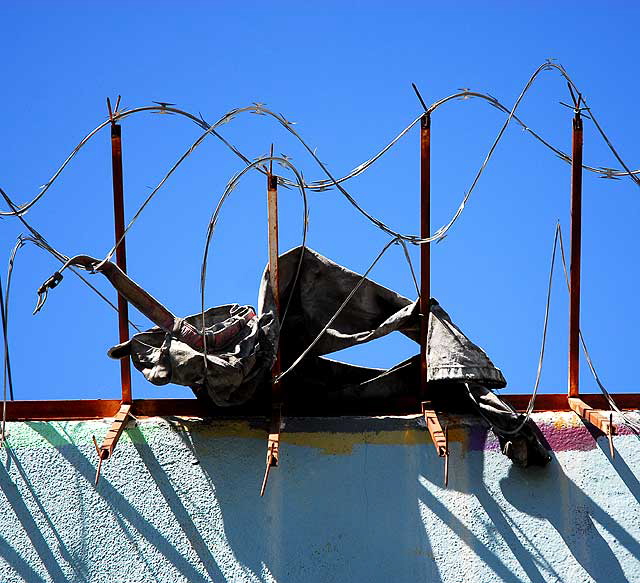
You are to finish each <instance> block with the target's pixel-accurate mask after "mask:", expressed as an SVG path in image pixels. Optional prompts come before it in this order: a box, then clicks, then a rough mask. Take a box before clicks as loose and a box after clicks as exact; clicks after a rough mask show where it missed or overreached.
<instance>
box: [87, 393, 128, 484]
mask: <svg viewBox="0 0 640 583" xmlns="http://www.w3.org/2000/svg"><path fill="white" fill-rule="evenodd" d="M130 415H131V403H122V404H121V405H120V409H119V410H118V412H117V413H116V416H115V419H114V420H113V423H111V427H110V428H109V431H107V435H106V436H105V438H104V441H103V442H102V445H101V446H100V447H98V442H97V441H96V438H95V437H94V438H93V443H94V445H95V446H96V453H97V454H98V468H97V469H96V486H97V485H98V480H100V470H101V469H102V462H103V461H105V460H108V459H109V458H110V457H111V455H112V454H113V450H114V449H115V448H116V445H117V444H118V440H119V439H120V436H121V435H122V432H123V431H124V429H125V427H126V425H127V423H128V421H129V416H130Z"/></svg>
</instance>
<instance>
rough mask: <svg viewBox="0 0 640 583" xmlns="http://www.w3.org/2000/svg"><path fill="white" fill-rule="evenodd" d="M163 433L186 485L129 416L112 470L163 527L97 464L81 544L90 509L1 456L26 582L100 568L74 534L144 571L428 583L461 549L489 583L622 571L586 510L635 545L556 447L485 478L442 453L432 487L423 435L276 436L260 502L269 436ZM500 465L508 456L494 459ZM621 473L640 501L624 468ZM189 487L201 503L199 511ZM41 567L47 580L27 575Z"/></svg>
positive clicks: (81, 577) (73, 466) (69, 463)
mask: <svg viewBox="0 0 640 583" xmlns="http://www.w3.org/2000/svg"><path fill="white" fill-rule="evenodd" d="M29 427H30V428H31V429H33V430H34V431H36V432H37V433H38V434H39V435H41V436H42V437H43V438H44V439H46V440H47V441H48V442H49V443H50V444H51V445H53V446H55V448H56V451H57V454H58V455H59V456H61V458H62V459H63V462H64V464H65V466H66V467H65V468H64V471H65V472H66V471H67V469H68V470H70V471H69V475H70V476H71V475H73V476H75V477H76V478H77V479H78V481H79V487H82V488H91V489H93V480H94V476H95V465H94V460H93V459H92V458H88V457H86V455H85V453H83V451H82V450H81V449H80V448H79V447H78V446H76V445H75V444H74V443H72V441H70V440H69V439H68V437H67V436H65V435H64V434H63V433H61V432H60V431H58V429H57V428H56V427H55V426H54V425H53V424H50V423H41V422H32V423H29ZM164 430H165V432H166V434H167V435H166V436H164V439H165V441H167V442H168V443H169V445H167V447H171V448H179V449H180V455H181V456H182V457H186V456H188V455H189V454H193V456H194V458H193V461H192V460H191V459H190V460H185V461H184V463H185V464H189V465H191V466H192V464H193V463H194V462H195V463H196V464H197V465H196V466H195V467H196V468H199V470H198V471H199V474H198V475H199V481H198V482H197V483H190V480H191V477H190V476H189V475H187V474H186V473H185V472H184V467H185V466H179V465H175V466H172V465H166V464H164V463H163V462H164V460H163V459H162V456H164V453H163V450H159V449H158V447H157V443H156V442H155V441H149V437H148V436H146V435H145V432H144V431H141V430H140V429H138V428H133V429H129V430H127V433H128V436H129V437H130V440H131V444H129V443H127V441H128V440H127V441H123V443H121V445H119V446H118V447H119V448H125V447H126V448H133V451H134V452H135V454H134V455H133V456H129V460H128V464H127V465H126V466H125V467H124V469H123V470H122V471H123V472H129V476H130V479H132V480H135V479H136V478H137V477H141V476H142V473H143V472H144V473H145V474H146V473H147V472H148V476H145V479H146V480H147V482H146V483H147V484H151V487H149V486H147V487H146V488H145V491H143V492H138V495H139V496H146V497H152V499H150V500H148V501H147V503H149V504H152V505H153V508H154V509H157V512H158V513H161V514H162V515H163V516H166V518H167V520H168V521H170V522H171V525H168V524H167V525H165V524H163V523H162V522H161V523H158V522H154V523H152V522H151V521H150V520H148V519H147V518H145V516H143V514H142V513H141V512H140V511H139V509H138V504H137V503H136V500H135V499H134V498H133V497H132V496H131V495H130V494H127V495H125V494H123V493H122V492H121V491H119V489H118V488H116V487H114V486H113V485H112V483H110V482H109V480H107V479H106V478H104V477H103V478H102V479H101V483H100V488H99V495H100V497H101V499H102V500H104V502H105V503H106V505H107V508H108V511H109V513H110V516H109V517H108V520H110V521H111V523H112V524H113V526H114V529H113V530H114V532H112V533H110V534H107V533H101V536H100V537H98V539H97V540H98V542H97V543H95V542H94V541H93V538H95V535H96V533H92V532H86V533H83V537H86V538H87V540H83V541H81V543H80V544H79V545H78V544H76V543H72V542H69V538H68V536H66V532H65V529H66V528H67V521H68V520H82V519H83V516H82V514H83V513H85V512H88V513H90V512H92V511H94V510H95V509H94V508H91V507H86V508H80V509H79V508H73V507H70V508H69V510H68V513H67V516H66V517H65V518H66V519H65V521H64V522H62V521H61V520H60V516H61V515H60V513H57V514H56V513H54V512H53V509H52V508H49V510H47V504H50V503H51V501H50V500H46V501H41V500H40V499H39V497H38V495H37V489H36V488H35V487H33V486H32V484H31V483H30V482H29V478H28V475H27V472H25V470H24V467H27V468H28V464H27V462H26V461H25V462H24V467H23V460H22V459H20V456H19V455H17V454H16V453H12V452H9V453H8V457H7V463H6V464H5V465H2V464H0V488H1V489H2V493H3V495H4V497H5V498H6V500H7V503H8V506H7V509H6V510H5V513H7V512H9V513H12V514H13V515H15V518H16V520H17V521H18V522H19V523H20V526H21V528H23V529H24V531H25V533H26V537H28V541H27V542H28V544H29V545H30V547H31V548H32V549H33V550H35V558H34V554H33V553H29V554H28V555H26V554H25V553H24V552H21V549H18V548H14V547H12V546H11V544H10V543H9V540H8V539H7V537H6V536H3V535H6V533H0V543H1V544H0V557H2V559H3V560H4V561H5V562H6V563H7V564H8V565H9V566H10V567H11V569H12V570H13V572H14V573H15V574H16V575H17V576H18V577H20V578H21V579H22V580H24V581H29V582H38V581H45V580H46V581H49V580H50V581H54V582H56V583H57V582H59V581H60V582H62V581H78V582H82V581H91V582H92V583H94V582H97V581H102V580H101V579H100V580H98V579H96V578H95V575H94V576H93V578H92V577H91V576H90V573H94V572H95V569H94V568H93V567H95V565H91V564H90V561H92V560H95V558H94V557H95V555H92V554H91V553H89V552H87V551H86V547H87V545H91V544H98V543H99V544H101V545H105V547H106V548H110V550H111V551H113V552H117V553H128V556H127V561H128V562H129V563H130V564H131V565H132V566H134V565H136V564H143V563H145V564H147V565H148V567H149V568H148V569H147V571H146V572H148V573H152V574H153V579H152V580H155V581H178V580H179V581H189V582H195V583H201V582H206V581H216V582H220V581H225V580H227V581H252V582H264V583H272V582H273V581H277V582H279V583H298V582H300V581H305V582H307V581H308V582H310V583H313V582H314V581H318V582H323V583H330V582H332V581H340V582H341V583H343V582H344V581H372V582H387V581H399V582H405V581H416V580H423V581H429V582H435V583H437V582H448V581H458V580H459V579H460V576H461V575H462V572H463V571H464V565H463V564H461V562H462V561H463V556H467V555H468V556H469V557H471V558H472V559H473V561H477V562H478V563H479V564H481V566H482V569H483V572H485V573H488V574H490V575H491V577H493V578H495V579H496V580H501V581H505V582H507V583H520V581H523V580H527V579H528V580H530V581H532V582H533V583H544V582H546V581H563V580H565V579H564V578H563V575H564V574H563V573H559V572H558V570H559V569H560V568H561V567H562V568H566V565H564V566H562V564H563V562H564V561H565V559H566V558H567V557H568V558H570V557H571V556H573V557H574V558H575V561H577V563H578V564H579V566H581V567H582V568H583V569H584V570H585V571H586V572H587V573H588V574H589V575H590V576H591V577H592V578H593V579H594V580H595V581H597V582H601V581H602V582H604V581H606V582H607V583H618V582H620V583H622V582H623V581H624V582H626V581H627V578H626V577H625V574H624V572H623V570H622V566H621V564H620V560H619V558H618V556H617V555H616V553H615V552H614V550H613V549H612V548H611V547H610V546H609V544H608V543H607V541H606V540H605V538H604V537H603V536H602V535H601V534H600V532H599V530H598V528H596V526H595V525H594V521H595V522H596V523H597V524H598V525H600V527H601V528H603V529H605V530H606V531H608V532H609V533H610V534H611V535H612V536H613V537H614V538H615V539H616V540H617V541H618V542H619V544H620V545H622V547H624V549H626V551H628V552H629V553H631V554H632V555H634V556H636V557H640V544H639V543H638V541H637V540H636V539H635V538H634V537H633V536H632V535H631V534H630V533H629V532H628V531H627V530H625V528H624V527H623V526H622V525H621V524H620V523H619V522H618V521H617V520H615V519H614V518H613V517H612V516H611V514H609V513H608V512H607V510H606V509H605V508H602V507H601V506H599V505H597V504H596V503H595V502H594V501H593V500H592V499H591V498H590V497H589V496H588V495H587V494H585V493H584V491H583V490H581V489H580V488H579V487H578V486H577V485H576V484H575V483H574V482H573V481H572V480H571V479H570V478H569V477H568V476H567V475H566V474H565V473H564V472H563V471H562V468H561V466H560V464H559V463H558V462H557V460H554V461H553V462H552V463H551V464H550V465H549V466H548V467H547V468H544V469H540V470H536V469H528V470H525V471H523V470H519V469H517V468H514V467H510V466H508V465H506V466H504V468H506V470H505V471H502V469H500V470H499V471H497V472H496V473H495V474H494V475H495V476H498V478H500V479H499V481H496V482H491V481H490V476H489V477H488V478H489V479H487V481H486V483H485V480H484V479H482V476H483V475H486V471H487V468H485V464H487V463H488V462H487V457H486V454H485V452H484V451H483V448H480V450H479V451H472V452H462V454H461V455H454V456H452V468H451V480H450V484H449V489H448V490H444V489H442V488H441V487H440V486H441V484H440V480H441V478H442V460H441V459H440V458H438V457H437V456H436V454H435V451H434V449H433V447H432V446H431V445H430V444H428V443H427V438H426V436H425V444H424V446H416V445H404V446H398V445H379V444H376V445H370V444H368V443H366V441H365V442H363V443H360V444H356V445H355V446H354V448H353V451H352V452H350V453H348V454H344V455H324V454H322V453H320V450H318V449H316V448H310V447H303V446H296V445H292V444H290V443H286V444H284V446H283V448H282V466H281V467H280V468H278V469H276V470H274V471H273V472H272V473H271V476H270V481H269V486H268V488H267V493H266V495H265V497H264V498H262V499H261V498H260V497H259V494H258V493H259V487H260V482H261V479H262V473H263V471H264V463H265V453H266V452H265V443H266V440H260V439H253V438H246V437H241V438H238V437H216V438H215V439H212V438H211V435H210V432H208V431H206V430H203V427H202V426H198V425H196V424H194V425H192V426H188V430H187V431H171V430H170V429H169V428H164ZM186 448H188V449H186ZM189 450H190V451H189ZM49 451H51V450H49ZM598 453H599V454H600V452H598ZM49 455H50V454H49ZM122 455H123V454H122ZM157 456H161V459H160V460H159V459H158V457H157ZM491 457H492V458H494V459H495V457H499V456H493V455H492V456H491ZM45 461H46V460H41V462H42V463H44V462H45ZM138 461H140V462H141V464H140V466H137V465H136V464H137V463H138ZM111 463H114V462H111ZM493 463H494V462H493V460H492V461H491V464H492V468H493ZM499 463H505V461H504V460H502V458H500V462H499ZM508 463H509V462H506V464H508ZM11 466H13V467H11ZM192 467H193V466H192ZM500 467H501V468H503V466H500ZM614 467H615V468H616V469H617V470H618V472H619V473H620V475H621V477H623V478H625V476H626V475H627V474H630V475H631V476H633V474H632V473H631V470H630V469H629V468H628V466H627V465H626V464H625V462H624V460H622V459H621V457H620V456H617V457H616V460H615V461H614ZM9 469H11V471H9ZM28 469H29V470H30V474H29V475H31V476H34V474H33V470H32V468H28ZM492 471H493V469H492ZM627 477H628V476H627ZM429 480H433V481H432V482H430V481H429ZM19 481H21V482H22V484H20V489H18V486H17V483H18V482H19ZM625 482H626V484H627V485H628V486H629V487H630V488H631V489H632V494H633V496H635V497H636V499H638V497H639V494H640V491H639V490H638V480H637V479H636V478H635V476H634V477H633V480H626V478H625ZM141 483H142V480H141ZM25 491H26V492H27V493H28V498H29V500H28V501H27V500H25V499H24V492H25ZM196 496H199V497H200V501H199V504H200V505H201V507H200V510H199V511H197V512H196V511H194V500H193V498H194V497H196ZM470 497H471V498H470ZM469 500H472V501H473V504H471V502H470V501H469ZM425 509H426V512H427V513H428V514H429V517H428V518H426V517H425V514H424V512H423V510H425ZM521 513H523V514H524V515H526V516H529V517H533V518H535V519H537V521H538V522H540V521H542V522H543V524H542V525H538V526H537V529H536V532H528V531H526V529H523V528H522V526H521V522H520V517H521V516H522V514H521ZM50 515H51V516H55V517H56V518H50ZM43 524H44V525H45V528H44V529H43ZM169 526H171V528H172V529H173V530H172V532H173V533H174V534H175V532H176V531H177V532H178V535H179V537H180V539H181V540H182V542H184V543H185V544H188V546H189V547H190V548H191V549H192V551H193V553H190V554H188V556H187V555H186V554H185V553H181V552H180V551H179V550H177V548H176V544H175V541H174V539H173V538H172V537H173V535H171V534H169V530H170V529H169ZM115 527H118V528H115ZM549 532H550V533H551V535H554V536H556V537H557V538H558V540H560V541H561V542H562V545H560V546H559V547H558V548H557V553H558V555H557V557H554V558H557V560H554V559H550V558H549V549H547V548H546V547H544V545H545V544H548V541H547V542H545V541H544V540H540V533H549ZM43 533H45V534H46V536H45V534H43ZM536 534H537V535H538V538H537V539H536V538H535V536H536ZM452 535H453V537H454V538H455V540H454V539H452ZM109 536H110V537H111V538H109ZM123 536H124V537H125V539H126V540H122V537H123ZM52 537H53V540H54V541H55V542H56V544H55V545H52V544H51V540H52ZM105 537H106V538H105ZM547 538H549V537H547ZM65 541H66V542H65ZM452 543H454V544H452ZM456 545H458V546H459V547H460V548H461V550H462V551H464V552H463V553H461V554H460V555H456V553H455V552H452V551H454V550H455V546H456ZM543 547H544V548H543ZM158 557H161V558H162V559H163V561H166V563H168V564H169V565H170V566H171V567H172V569H173V572H172V573H167V572H166V571H163V570H162V569H159V568H158ZM231 563H233V568H232V567H231V566H230V565H231ZM61 565H63V566H64V569H63V567H62V566H61ZM42 566H44V570H45V571H46V577H44V576H42V575H41V574H39V573H40V572H42ZM234 569H235V570H234ZM70 573H71V575H70ZM231 573H234V574H231ZM520 573H521V574H520ZM122 575H123V576H126V575H127V573H123V574H122ZM16 580H19V579H16ZM111 580H113V579H111ZM129 580H134V579H129ZM149 580H150V579H149V578H144V579H143V578H139V579H135V581H145V583H146V581H149ZM105 581H106V579H105Z"/></svg>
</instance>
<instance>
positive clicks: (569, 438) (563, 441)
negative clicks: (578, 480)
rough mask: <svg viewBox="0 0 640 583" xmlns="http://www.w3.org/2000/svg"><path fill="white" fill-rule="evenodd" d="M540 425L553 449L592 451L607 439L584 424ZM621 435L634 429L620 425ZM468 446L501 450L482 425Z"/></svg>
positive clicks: (474, 431) (474, 428) (491, 433)
mask: <svg viewBox="0 0 640 583" xmlns="http://www.w3.org/2000/svg"><path fill="white" fill-rule="evenodd" d="M538 427H539V428H540V431H542V434H543V435H544V437H545V439H546V440H547V442H548V443H549V446H550V447H551V449H552V450H553V451H591V450H593V449H596V448H597V447H598V444H597V443H596V438H597V439H606V437H605V436H604V435H597V434H596V435H595V436H594V435H593V434H592V433H591V432H590V431H589V430H588V429H587V428H586V427H585V426H584V425H578V426H569V427H562V426H561V427H558V426H556V425H554V424H553V423H538ZM619 435H633V431H632V430H631V429H629V428H628V427H627V426H626V425H618V426H617V427H616V436H615V437H617V436H619ZM615 437H614V439H615ZM468 447H469V450H470V451H500V443H499V442H498V438H497V437H496V436H495V435H494V433H493V432H491V431H489V432H487V430H486V429H485V428H483V427H480V426H473V427H471V428H470V434H469V442H468Z"/></svg>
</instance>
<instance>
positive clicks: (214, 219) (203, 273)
mask: <svg viewBox="0 0 640 583" xmlns="http://www.w3.org/2000/svg"><path fill="white" fill-rule="evenodd" d="M267 162H269V163H272V162H276V163H278V164H280V165H281V166H283V167H285V168H288V169H289V170H291V172H292V173H293V175H294V176H295V178H296V180H297V182H298V188H299V190H300V194H301V196H302V203H303V208H302V243H301V245H300V246H301V252H300V258H299V259H298V265H297V268H296V272H295V275H294V279H293V284H292V286H291V289H290V292H289V298H288V300H287V305H286V307H285V309H284V312H283V314H282V317H280V318H279V325H280V327H282V325H283V324H284V321H285V319H286V317H287V313H288V311H289V306H290V305H291V300H292V299H293V291H294V290H295V287H296V285H297V283H298V278H299V276H300V272H301V270H302V262H303V260H304V252H305V249H306V245H307V233H308V228H309V206H308V201H307V193H306V191H305V187H304V178H303V176H302V174H301V173H300V172H299V171H298V169H297V168H296V167H295V166H294V165H293V164H292V163H291V161H290V160H289V159H288V158H286V157H283V156H271V155H268V156H261V157H260V158H257V159H256V160H254V161H253V162H251V163H249V164H248V165H247V166H245V167H244V168H243V169H242V170H240V171H239V172H237V173H236V174H235V175H234V176H233V177H232V178H231V180H230V181H229V182H228V183H227V186H226V187H225V190H224V192H223V194H222V196H221V197H220V199H219V200H218V203H217V205H216V208H215V210H214V211H213V214H212V215H211V219H210V221H209V225H208V226H207V236H206V240H205V247H204V253H203V257H202V264H201V267H200V314H201V327H202V329H201V334H202V343H203V358H204V379H205V382H206V378H207V366H208V360H207V336H206V328H205V319H204V313H205V288H206V280H207V263H208V259H209V249H210V245H211V239H212V238H213V234H214V232H215V229H216V226H217V224H218V218H219V217H220V213H221V211H222V207H223V205H224V203H225V201H226V200H227V198H228V197H229V195H230V194H231V192H233V190H235V188H236V187H237V185H238V183H239V182H240V180H241V179H242V177H243V176H244V175H245V174H246V173H247V172H249V170H252V169H253V168H256V167H260V166H263V165H266V163H267Z"/></svg>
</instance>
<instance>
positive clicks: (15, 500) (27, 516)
mask: <svg viewBox="0 0 640 583" xmlns="http://www.w3.org/2000/svg"><path fill="white" fill-rule="evenodd" d="M0 489H1V490H2V491H3V492H4V495H5V496H6V498H7V502H9V506H11V509H12V510H13V513H14V514H15V515H16V518H17V519H18V521H19V522H20V524H21V525H22V527H23V528H24V530H25V532H26V534H27V536H28V537H29V540H30V541H31V544H32V545H33V548H34V549H35V551H36V553H37V554H38V557H39V558H40V561H41V562H42V564H43V565H44V568H45V569H46V570H47V573H49V576H50V577H51V579H52V581H53V582H54V583H58V582H60V583H63V582H64V583H66V582H67V577H66V576H65V574H64V573H63V571H62V569H61V568H60V565H59V564H58V559H57V558H56V556H55V555H54V554H53V553H52V552H51V549H50V548H49V544H48V543H47V541H46V540H45V538H44V536H42V532H41V531H40V527H39V526H38V525H37V524H36V521H35V520H34V518H33V516H32V515H31V510H30V509H29V507H28V506H27V505H26V504H25V502H24V500H23V499H22V496H21V495H20V491H19V490H18V487H17V486H16V485H15V484H14V482H13V480H12V479H11V476H10V475H9V473H8V472H7V470H6V469H5V467H4V465H2V464H0Z"/></svg>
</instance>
